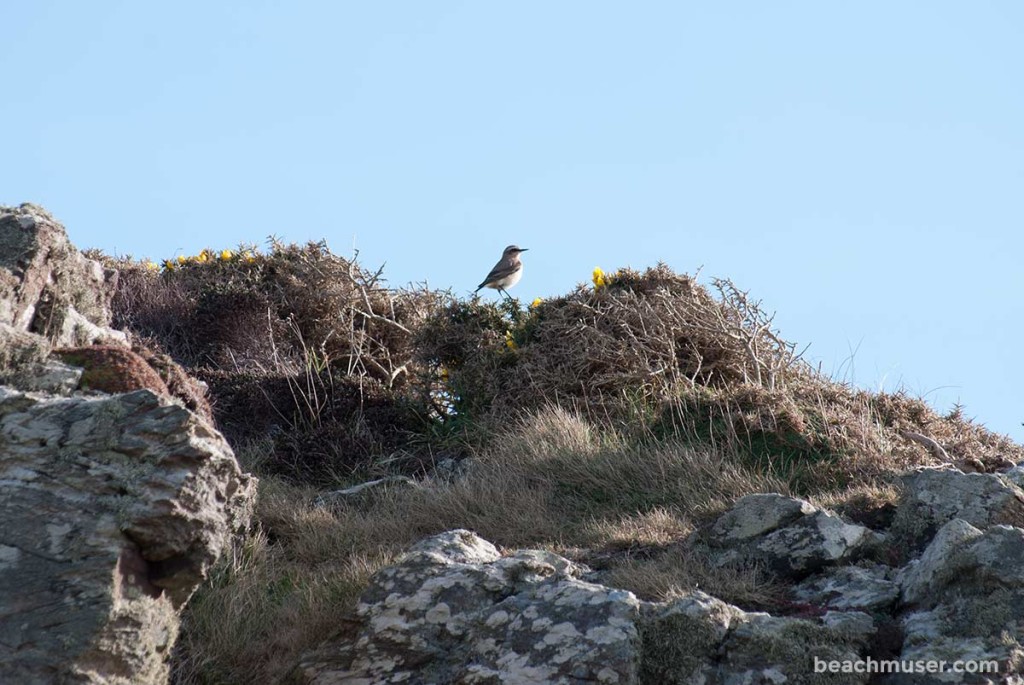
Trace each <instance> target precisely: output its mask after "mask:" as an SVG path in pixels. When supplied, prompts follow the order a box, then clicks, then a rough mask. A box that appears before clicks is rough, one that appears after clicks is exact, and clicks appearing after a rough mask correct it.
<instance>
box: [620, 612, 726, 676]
mask: <svg viewBox="0 0 1024 685" xmlns="http://www.w3.org/2000/svg"><path fill="white" fill-rule="evenodd" d="M640 640H641V651H640V673H639V675H640V682H641V683H642V684H643V685H676V684H678V685H684V684H686V683H693V682H697V681H698V680H699V678H698V674H699V672H700V669H702V668H706V667H708V666H710V665H711V664H712V663H713V661H714V658H715V653H716V652H717V650H718V640H717V636H716V635H715V633H714V631H713V630H712V628H711V626H710V625H709V623H708V621H707V620H702V619H699V618H693V617H691V616H687V615H685V614H681V613H676V614H670V615H668V616H663V617H660V618H657V619H655V620H651V621H648V622H645V623H644V624H643V625H641V627H640Z"/></svg>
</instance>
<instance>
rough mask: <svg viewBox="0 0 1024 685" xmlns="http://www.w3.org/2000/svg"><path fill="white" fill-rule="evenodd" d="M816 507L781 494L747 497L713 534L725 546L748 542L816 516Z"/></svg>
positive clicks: (717, 523) (719, 522) (720, 521)
mask: <svg viewBox="0 0 1024 685" xmlns="http://www.w3.org/2000/svg"><path fill="white" fill-rule="evenodd" d="M815 511H816V509H815V508H814V506H813V505H812V504H810V503H809V502H805V501H803V500H800V499H796V498H793V497H785V496H783V495H779V494H777V493H765V494H756V495H747V496H746V497H743V498H741V499H740V500H739V501H738V502H736V504H735V505H734V506H733V507H732V509H730V510H729V511H727V512H725V513H724V514H722V515H721V516H719V517H718V520H717V521H715V523H714V525H712V526H711V534H712V535H713V536H714V539H715V540H716V541H719V542H721V543H722V544H727V543H732V542H745V541H747V540H751V539H753V538H757V537H763V536H764V535H766V534H768V533H771V532H772V531H775V530H778V529H779V528H782V527H783V526H786V525H789V524H790V523H792V522H794V521H796V520H797V519H799V518H802V517H804V516H808V515H810V514H813V513H814V512H815Z"/></svg>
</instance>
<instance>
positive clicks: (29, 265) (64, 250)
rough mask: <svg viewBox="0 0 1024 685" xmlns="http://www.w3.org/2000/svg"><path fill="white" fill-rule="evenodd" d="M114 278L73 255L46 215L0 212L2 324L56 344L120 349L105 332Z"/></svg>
mask: <svg viewBox="0 0 1024 685" xmlns="http://www.w3.org/2000/svg"><path fill="white" fill-rule="evenodd" d="M116 278H117V273H116V272H114V271H108V270H104V268H103V267H102V266H101V265H100V264H99V263H98V262H96V261H93V260H91V259H87V258H86V257H85V256H84V255H82V254H81V253H80V252H79V251H78V250H76V249H75V248H74V246H73V245H71V243H70V242H69V241H68V238H67V234H66V233H65V231H64V227H63V226H61V225H60V224H59V223H58V222H57V221H56V220H55V219H54V218H53V217H52V216H50V214H49V213H48V212H46V210H44V209H42V208H41V207H37V206H35V205H30V204H23V205H21V206H20V207H0V323H3V324H8V325H10V326H12V327H13V328H15V329H18V330H22V331H29V332H32V333H38V334H39V335H42V336H43V337H45V338H47V339H48V340H50V341H51V342H52V343H54V344H55V345H90V344H93V343H96V342H110V341H115V342H121V343H122V344H123V343H124V342H125V340H126V337H125V336H124V334H123V333H120V332H117V331H113V330H111V329H110V328H109V326H110V298H111V297H112V296H113V287H112V286H113V282H114V281H115V279H116Z"/></svg>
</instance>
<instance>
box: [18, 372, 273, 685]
mask: <svg viewBox="0 0 1024 685" xmlns="http://www.w3.org/2000/svg"><path fill="white" fill-rule="evenodd" d="M254 487H255V483H254V481H253V480H252V479H251V478H250V477H248V476H246V475H244V474H242V473H241V472H240V470H239V467H238V464H237V462H236V461H235V458H234V455H233V454H232V453H231V450H230V448H229V447H228V445H227V444H226V443H225V442H224V440H223V438H222V437H221V436H220V434H219V433H217V432H216V431H215V430H213V429H212V428H211V427H210V426H209V425H207V424H205V423H204V422H202V421H200V420H198V419H197V418H196V417H195V416H194V415H193V414H192V413H190V412H188V411H187V410H185V409H183V408H181V407H179V406H177V405H173V404H169V403H167V402H166V401H162V400H161V399H160V398H159V397H157V396H156V395H154V394H153V393H151V392H149V391H146V390H141V391H138V392H133V393H129V394H124V395H113V396H98V397H81V396H77V397H70V398H57V399H44V398H42V397H41V396H39V395H29V394H24V393H21V392H17V391H14V390H11V389H9V388H0V520H2V521H3V527H2V530H0V682H11V683H14V682H17V683H33V682H97V683H98V682H104V683H159V682H165V681H166V678H167V666H166V659H167V657H168V656H169V651H170V648H171V646H172V645H173V643H174V640H175V637H176V635H177V626H178V620H177V610H178V609H179V608H180V607H181V606H182V604H183V603H184V602H185V601H186V600H187V599H188V597H189V596H190V595H191V594H192V592H193V591H194V589H195V588H196V586H197V584H198V583H199V582H200V581H201V580H202V579H203V578H204V577H205V575H206V573H207V571H208V569H209V567H210V565H211V564H212V563H213V561H214V560H215V559H216V558H217V556H218V555H219V554H220V553H221V551H222V550H223V549H224V547H225V545H227V544H228V542H229V538H230V535H231V534H232V532H233V531H236V530H237V529H239V528H240V527H242V526H243V525H245V524H246V523H247V521H248V519H249V516H250V514H251V509H252V503H253V495H254Z"/></svg>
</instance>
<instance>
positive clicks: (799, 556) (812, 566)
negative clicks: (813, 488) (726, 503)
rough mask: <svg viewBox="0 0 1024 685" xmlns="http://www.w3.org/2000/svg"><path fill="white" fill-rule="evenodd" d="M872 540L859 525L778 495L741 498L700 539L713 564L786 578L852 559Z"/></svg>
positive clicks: (800, 575)
mask: <svg viewBox="0 0 1024 685" xmlns="http://www.w3.org/2000/svg"><path fill="white" fill-rule="evenodd" d="M877 539H878V536H877V535H876V534H875V533H873V532H872V531H870V530H869V529H867V528H865V527H863V526H858V525H854V524H850V523H846V522H845V521H843V520H842V519H840V518H839V517H838V516H836V515H835V514H832V513H830V512H828V511H825V510H823V509H818V508H817V507H814V506H813V505H811V504H810V503H808V502H804V501H803V500H799V499H796V498H792V497H784V496H782V495H778V494H768V495H748V496H746V497H743V498H741V499H740V500H739V501H738V502H736V504H735V505H733V507H732V508H731V509H730V510H729V511H727V512H726V513H725V514H723V515H722V516H721V517H719V518H718V520H717V521H715V523H714V524H713V525H712V526H711V528H710V531H709V532H708V533H707V534H706V535H705V540H706V542H707V544H708V545H709V550H710V553H711V554H710V556H711V558H712V559H713V561H714V563H716V564H717V565H719V566H725V565H744V564H746V565H749V564H763V565H765V566H766V567H768V568H769V569H770V570H772V571H774V572H775V573H776V574H778V575H780V576H783V577H790V578H800V577H804V576H806V575H808V574H810V573H813V572H815V571H817V570H819V569H821V568H824V567H826V566H829V565H831V564H835V563H836V562H839V561H841V560H845V559H853V558H856V557H857V555H859V554H860V553H862V552H863V551H864V550H865V549H867V548H868V547H869V546H870V545H872V544H874V543H875V542H877Z"/></svg>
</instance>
